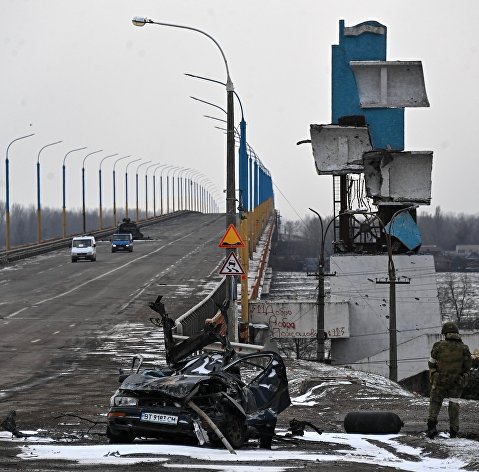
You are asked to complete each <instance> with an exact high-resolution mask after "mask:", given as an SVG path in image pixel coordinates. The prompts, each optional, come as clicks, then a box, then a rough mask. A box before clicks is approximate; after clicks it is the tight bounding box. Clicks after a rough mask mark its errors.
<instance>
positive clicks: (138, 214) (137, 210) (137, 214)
mask: <svg viewBox="0 0 479 472" xmlns="http://www.w3.org/2000/svg"><path fill="white" fill-rule="evenodd" d="M150 162H151V161H146V162H142V163H141V164H139V165H138V167H137V168H136V221H138V220H139V219H140V209H139V207H138V170H139V169H140V167H141V166H144V165H146V164H149V163H150Z"/></svg>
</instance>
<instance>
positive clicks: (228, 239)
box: [218, 225, 245, 249]
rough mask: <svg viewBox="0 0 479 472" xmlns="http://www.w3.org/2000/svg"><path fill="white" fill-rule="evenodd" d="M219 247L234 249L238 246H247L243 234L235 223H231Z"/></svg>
mask: <svg viewBox="0 0 479 472" xmlns="http://www.w3.org/2000/svg"><path fill="white" fill-rule="evenodd" d="M218 247H222V248H225V249H227V248H230V249H234V248H237V247H245V244H244V242H243V240H242V239H241V236H240V235H239V233H238V231H237V230H236V228H235V226H234V225H229V226H228V229H227V230H226V233H225V234H224V236H223V238H222V239H221V241H220V243H219V244H218Z"/></svg>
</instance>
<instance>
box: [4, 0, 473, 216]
mask: <svg viewBox="0 0 479 472" xmlns="http://www.w3.org/2000/svg"><path fill="white" fill-rule="evenodd" d="M478 7H479V3H478V2H477V1H475V0H461V1H457V0H456V1H446V0H421V1H417V0H415V1H412V0H402V1H400V2H399V1H396V2H392V1H384V0H379V1H372V0H370V1H368V0H364V1H360V2H358V1H346V0H335V1H328V2H326V1H323V0H295V1H286V0H274V1H270V0H261V1H258V0H242V1H235V2H233V1H229V0H170V1H167V0H162V1H159V0H152V1H147V0H137V1H123V0H81V1H80V0H68V1H67V0H42V1H40V0H30V1H28V0H25V1H23V0H1V2H0V15H1V17H2V18H3V25H2V29H1V32H0V40H1V42H0V44H1V47H0V60H1V63H2V78H1V80H2V87H1V88H0V103H1V110H2V114H1V118H0V119H1V124H0V143H1V146H3V149H4V150H5V149H6V147H7V145H8V143H9V142H10V141H12V140H13V139H15V138H17V137H19V136H22V135H24V134H28V133H30V132H34V133H36V135H35V136H34V137H32V138H28V139H25V140H23V141H19V142H18V143H15V144H14V145H12V147H11V148H10V152H9V157H10V169H11V174H10V178H11V187H10V188H11V203H16V202H18V203H23V204H35V202H36V191H35V182H36V181H35V164H36V160H37V154H38V151H39V150H40V148H41V147H43V146H44V145H45V144H48V143H51V142H54V141H57V140H63V143H62V144H59V145H56V146H52V147H50V148H47V149H46V150H45V151H44V152H43V153H42V155H41V164H42V180H41V182H42V204H43V205H44V206H55V207H61V165H62V160H63V156H64V155H65V154H66V153H67V152H68V151H69V150H72V149H75V148H78V147H83V146H88V152H92V151H95V150H98V149H103V150H104V151H105V152H104V153H99V154H98V157H95V156H91V158H89V159H88V160H87V163H86V176H87V185H88V195H87V206H89V207H95V206H97V205H98V180H97V179H98V163H99V161H100V159H101V158H102V157H103V156H106V155H108V154H113V153H119V157H120V156H125V155H128V154H131V155H132V156H133V157H135V158H142V159H143V161H148V160H153V161H156V162H158V163H159V164H160V163H170V164H175V165H178V166H183V167H191V168H195V169H198V170H199V171H201V172H202V173H204V174H205V175H207V176H208V177H210V178H211V180H213V181H214V182H215V183H216V184H217V186H218V188H219V189H220V191H221V190H222V189H223V188H224V186H225V149H226V138H225V136H224V135H223V134H222V132H221V131H220V130H218V129H215V126H217V125H218V123H217V122H214V121H212V120H209V119H206V118H204V117H203V115H204V114H206V115H213V116H216V117H218V118H224V116H222V114H221V112H219V111H216V110H214V109H213V108H210V107H208V106H206V105H203V104H200V103H197V102H195V101H193V100H191V99H190V98H189V96H190V95H194V96H197V97H199V98H202V99H204V100H207V101H211V102H213V103H216V104H218V105H220V106H222V107H225V106H226V104H225V101H226V94H225V90H224V88H223V87H221V86H218V85H215V84H211V83H208V82H203V81H199V80H194V79H191V78H188V77H185V76H184V75H183V74H184V73H185V72H190V73H193V74H198V75H203V76H207V77H211V78H213V79H216V80H221V81H224V80H225V69H224V64H223V61H222V58H221V56H220V54H219V51H218V50H217V49H216V47H215V45H214V44H213V43H212V42H211V41H210V40H208V39H207V38H206V37H204V36H202V35H200V34H198V33H194V32H191V31H185V30H178V29H173V28H166V27H160V26H156V25H148V26H145V27H144V28H137V27H134V26H133V25H132V23H131V19H132V17H133V16H137V15H139V16H148V17H150V18H152V19H155V20H157V21H164V22H170V23H178V24H183V25H187V26H193V27H196V28H199V29H202V30H204V31H206V32H208V33H209V34H211V35H212V36H213V37H214V38H215V39H216V40H217V41H218V42H219V43H220V44H221V46H222V48H223V49H224V51H225V54H226V56H227V59H228V63H229V66H230V72H231V77H232V79H233V82H234V85H235V89H236V91H237V93H238V94H239V95H240V97H241V99H242V101H243V105H244V109H245V118H246V121H247V124H248V142H249V143H250V144H251V145H252V146H253V148H254V149H255V151H256V152H257V154H258V155H259V156H260V158H261V160H262V161H263V163H264V164H265V165H266V166H267V167H268V169H269V170H270V171H271V173H272V175H273V181H274V183H275V185H277V187H278V188H279V189H280V190H281V192H282V193H284V195H285V196H286V197H287V199H288V200H289V202H290V204H291V205H292V206H290V204H289V203H287V202H286V201H285V199H284V198H283V196H282V195H281V193H280V192H279V191H278V189H275V195H276V207H277V208H279V210H280V212H281V214H282V216H284V217H285V218H287V219H290V218H294V219H296V218H297V214H299V215H301V216H304V215H305V214H308V213H310V212H309V210H308V207H313V208H315V209H316V210H318V211H319V212H320V213H322V214H323V215H327V214H331V213H332V181H331V177H329V176H321V177H319V176H317V175H316V172H315V170H314V164H313V158H312V153H311V147H310V146H308V145H303V146H296V142H297V141H299V140H301V139H305V138H308V137H309V124H310V123H330V120H331V111H330V108H331V107H330V94H331V85H330V81H331V79H330V77H331V45H332V44H337V43H338V22H339V20H340V19H344V20H345V24H346V26H353V25H355V24H357V23H360V22H362V21H366V20H376V21H379V22H381V23H383V24H384V25H386V26H387V28H388V59H389V60H421V61H422V62H423V68H424V74H425V82H426V89H427V93H428V97H429V101H430V103H431V107H430V108H424V109H408V110H407V111H406V139H405V142H406V150H432V151H434V161H433V186H432V188H433V191H432V204H431V206H429V207H427V206H424V207H422V210H426V211H429V212H430V211H434V208H435V207H436V206H441V208H442V210H443V211H450V212H455V213H460V212H463V213H467V214H472V213H477V212H478V206H477V194H478V193H477V188H476V187H477V183H476V181H477V175H479V159H478V158H477V157H476V156H475V153H476V151H475V148H476V146H475V141H474V137H475V136H476V135H477V117H476V113H475V111H477V110H478V101H479V98H478V94H477V82H478V69H479V55H478V54H479V52H478V46H477V40H476V36H477V33H476V29H477V20H478V9H479V8H478ZM239 120H240V114H239V107H237V108H236V119H235V121H236V123H239ZM84 155H85V153H83V152H79V153H75V154H72V155H71V156H70V157H69V158H68V161H67V176H68V185H67V189H68V193H67V207H68V208H72V207H76V208H79V207H80V206H81V173H80V169H81V162H82V157H83V156H84ZM3 160H4V158H2V160H1V161H0V192H1V193H0V198H1V199H2V200H3V199H4V196H5V164H4V162H3ZM123 162H125V161H123ZM112 163H113V159H111V160H108V161H105V162H104V163H103V167H102V169H103V175H104V202H103V204H104V207H111V206H112V197H111V169H112ZM124 167H125V166H124V165H123V163H119V164H118V165H117V171H118V186H119V188H118V199H119V201H120V202H119V204H120V205H121V204H122V203H121V202H123V199H124V197H123V195H124V184H123V178H124ZM135 168H136V165H132V166H130V175H131V176H133V174H134V172H135ZM144 170H145V166H143V167H142V168H141V169H140V176H141V178H143V179H144ZM150 175H151V171H150ZM157 175H158V173H157ZM130 182H131V183H130V188H131V189H133V185H134V181H133V180H131V181H130ZM130 195H132V200H131V201H132V202H133V191H132V190H130ZM141 198H142V201H144V200H143V199H144V197H141ZM223 203H224V202H222V204H223Z"/></svg>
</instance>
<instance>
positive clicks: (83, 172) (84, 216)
mask: <svg viewBox="0 0 479 472" xmlns="http://www.w3.org/2000/svg"><path fill="white" fill-rule="evenodd" d="M98 152H103V149H100V150H98V151H93V152H90V154H87V155H86V156H85V157H84V158H83V164H82V168H81V182H82V217H83V234H85V233H86V208H85V161H86V160H87V157H88V156H91V155H92V154H96V153H98Z"/></svg>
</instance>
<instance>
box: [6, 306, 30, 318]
mask: <svg viewBox="0 0 479 472" xmlns="http://www.w3.org/2000/svg"><path fill="white" fill-rule="evenodd" d="M29 308H30V307H28V306H26V307H25V308H21V309H20V310H18V311H16V312H15V313H12V314H11V315H8V316H6V317H5V318H13V317H14V316H16V315H18V314H19V313H21V312H22V311H25V310H28V309H29Z"/></svg>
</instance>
